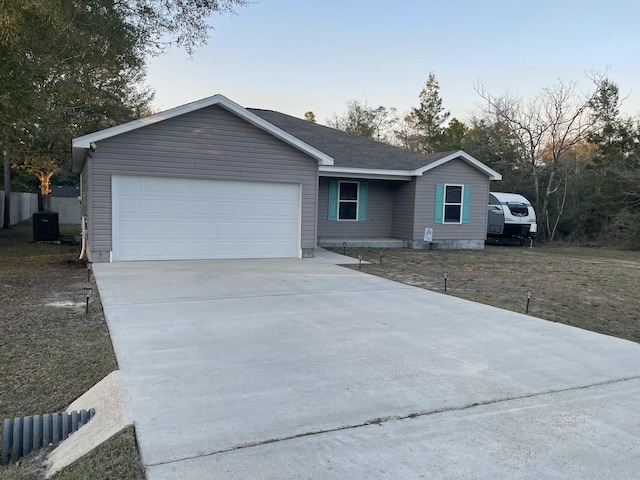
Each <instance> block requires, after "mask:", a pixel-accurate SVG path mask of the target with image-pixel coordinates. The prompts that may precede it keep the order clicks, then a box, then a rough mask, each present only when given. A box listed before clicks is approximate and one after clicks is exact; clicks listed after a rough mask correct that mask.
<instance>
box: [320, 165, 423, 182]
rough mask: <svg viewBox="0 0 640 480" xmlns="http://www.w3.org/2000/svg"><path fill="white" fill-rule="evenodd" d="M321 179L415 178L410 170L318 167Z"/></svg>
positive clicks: (402, 179) (403, 179)
mask: <svg viewBox="0 0 640 480" xmlns="http://www.w3.org/2000/svg"><path fill="white" fill-rule="evenodd" d="M318 170H319V175H320V176H321V177H350V178H366V179H371V180H401V181H409V180H411V177H413V176H415V175H414V174H412V172H410V171H408V170H378V169H373V168H351V167H334V166H320V167H318Z"/></svg>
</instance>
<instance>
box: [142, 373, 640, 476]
mask: <svg viewBox="0 0 640 480" xmlns="http://www.w3.org/2000/svg"><path fill="white" fill-rule="evenodd" d="M632 380H640V375H635V376H630V377H623V378H618V379H614V380H607V381H604V382H597V383H592V384H588V385H580V386H577V387H568V388H560V389H555V390H546V391H543V392H537V393H530V394H525V395H516V396H513V397H505V398H498V399H493V400H484V401H480V402H474V403H470V404H467V405H462V406H457V407H445V408H438V409H434V410H428V411H424V412H414V413H409V414H404V415H389V416H384V417H376V418H373V419H370V420H367V421H365V422H362V423H357V424H353V425H343V426H338V427H332V428H325V429H319V430H313V431H309V432H303V433H298V434H295V435H287V436H284V437H277V438H270V439H267V440H259V441H255V442H248V443H243V444H240V445H234V446H232V447H229V448H224V449H221V450H215V451H213V452H208V453H202V454H198V455H190V456H186V457H183V458H179V459H175V460H168V461H166V462H158V463H151V464H147V466H148V467H154V466H160V465H167V464H171V463H177V462H181V461H183V460H192V459H195V458H201V457H210V456H214V455H220V454H223V453H229V452H234V451H237V450H244V449H247V448H253V447H259V446H262V445H269V444H271V443H279V442H286V441H288V440H295V439H298V438H304V437H310V436H314V435H322V434H325V433H333V432H340V431H344V430H353V429H356V428H362V427H368V426H371V425H381V424H383V423H389V422H393V421H398V420H407V419H410V418H419V417H428V416H432V415H438V414H441V413H448V412H459V411H466V410H471V409H474V408H477V407H483V406H487V405H496V404H501V403H507V402H512V401H517V400H524V399H528V398H535V397H544V396H546V395H553V394H557V393H563V392H570V391H579V390H588V389H591V388H597V387H602V386H605V385H613V384H617V383H624V382H628V381H632Z"/></svg>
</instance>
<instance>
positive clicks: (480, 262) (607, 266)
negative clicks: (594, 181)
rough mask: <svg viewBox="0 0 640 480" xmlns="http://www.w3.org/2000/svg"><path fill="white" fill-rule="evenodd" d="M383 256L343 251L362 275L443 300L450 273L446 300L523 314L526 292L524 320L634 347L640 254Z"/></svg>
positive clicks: (550, 251) (558, 250)
mask: <svg viewBox="0 0 640 480" xmlns="http://www.w3.org/2000/svg"><path fill="white" fill-rule="evenodd" d="M333 251H335V252H336V253H342V249H334V250H333ZM382 253H383V255H382V264H380V250H379V249H366V248H353V249H347V255H350V256H352V257H354V258H357V257H358V255H362V256H363V260H366V261H368V262H371V264H369V265H365V264H363V265H362V271H363V272H366V273H370V274H373V275H378V276H380V277H385V278H389V279H391V280H395V281H398V282H402V283H406V284H408V285H414V286H416V287H420V288H426V289H429V290H433V291H437V292H441V293H444V275H443V271H444V270H448V272H447V294H449V295H453V296H456V297H460V298H465V299H467V300H473V301H476V302H480V303H484V304H487V305H493V306H496V307H500V308H505V309H508V310H513V311H517V312H522V313H524V312H525V308H526V303H527V299H526V290H527V289H529V288H530V289H532V290H533V296H532V298H531V301H530V305H529V314H530V315H534V316H536V317H540V318H544V319H547V320H550V321H554V322H560V323H565V324H568V325H573V326H576V327H580V328H584V329H587V330H593V331H595V332H599V333H604V334H607V335H612V336H616V337H620V338H625V339H627V340H632V341H634V342H640V313H639V312H640V298H639V295H638V294H637V287H638V285H640V253H638V252H626V251H620V250H611V249H603V248H567V247H545V248H541V247H536V248H533V249H530V248H526V247H504V246H486V248H485V249H484V250H438V251H431V250H410V249H385V250H383V251H382ZM349 268H354V269H358V266H357V265H355V266H349Z"/></svg>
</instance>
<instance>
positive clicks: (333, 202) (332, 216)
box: [329, 180, 338, 220]
mask: <svg viewBox="0 0 640 480" xmlns="http://www.w3.org/2000/svg"><path fill="white" fill-rule="evenodd" d="M337 219H338V181H337V180H329V220H337Z"/></svg>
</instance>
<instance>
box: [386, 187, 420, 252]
mask: <svg viewBox="0 0 640 480" xmlns="http://www.w3.org/2000/svg"><path fill="white" fill-rule="evenodd" d="M415 196H416V179H415V178H413V179H412V180H411V181H410V182H403V183H401V184H399V185H398V186H397V188H396V189H394V191H393V223H392V225H391V236H392V237H394V238H402V239H405V240H412V239H413V238H414V237H413V224H414V217H415Z"/></svg>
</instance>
